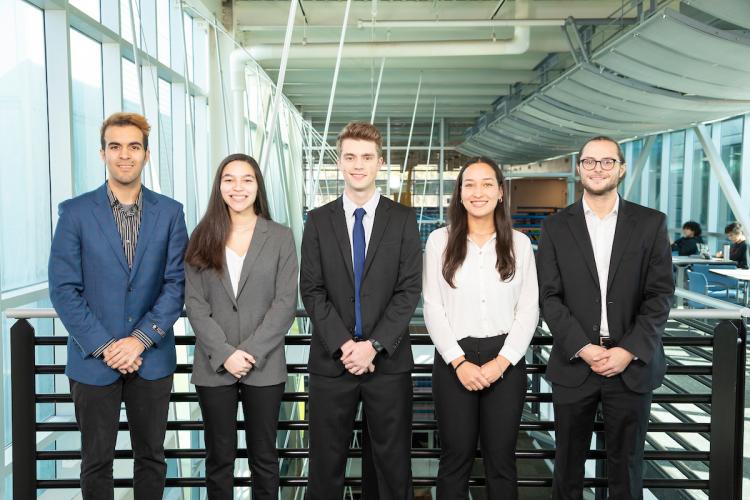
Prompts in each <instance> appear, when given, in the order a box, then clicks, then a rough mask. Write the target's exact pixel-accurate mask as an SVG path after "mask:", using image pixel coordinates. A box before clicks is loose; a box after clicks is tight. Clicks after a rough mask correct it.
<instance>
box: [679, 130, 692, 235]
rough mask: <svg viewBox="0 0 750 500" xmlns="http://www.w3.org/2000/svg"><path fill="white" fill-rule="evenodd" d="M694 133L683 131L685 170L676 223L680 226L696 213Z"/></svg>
mask: <svg viewBox="0 0 750 500" xmlns="http://www.w3.org/2000/svg"><path fill="white" fill-rule="evenodd" d="M694 141H695V132H694V131H693V130H692V129H687V130H685V156H684V158H685V159H684V160H683V161H684V165H685V170H684V171H683V173H682V175H683V177H682V221H677V224H679V225H680V226H681V225H682V223H683V222H684V221H689V220H693V217H695V213H697V211H696V210H695V209H694V208H693V158H694V153H695V147H694V146H695V144H694Z"/></svg>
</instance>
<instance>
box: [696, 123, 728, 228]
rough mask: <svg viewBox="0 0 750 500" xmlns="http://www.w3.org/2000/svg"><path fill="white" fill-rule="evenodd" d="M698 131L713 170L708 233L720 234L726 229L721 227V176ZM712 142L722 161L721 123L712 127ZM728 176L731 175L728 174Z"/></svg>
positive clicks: (709, 179)
mask: <svg viewBox="0 0 750 500" xmlns="http://www.w3.org/2000/svg"><path fill="white" fill-rule="evenodd" d="M698 130H699V128H697V127H696V132H697V133H698V139H699V140H700V141H701V144H702V145H703V152H704V154H705V156H706V159H707V160H708V163H709V167H710V169H711V172H710V174H709V176H708V231H709V232H715V233H718V232H720V231H722V230H723V229H724V228H723V227H719V198H720V196H719V193H720V192H721V190H720V188H719V182H720V181H719V175H721V174H720V172H719V171H718V170H716V169H715V166H716V165H714V164H712V162H711V158H710V157H709V154H708V151H707V150H706V147H707V144H706V143H704V141H703V139H701V135H700V133H699V132H698ZM704 139H705V137H704ZM710 142H711V144H713V146H714V148H716V149H718V150H719V153H718V154H719V160H721V122H716V123H714V124H712V125H711V139H710ZM723 165H724V164H723V162H722V163H721V168H723V169H724V170H725V171H726V168H724V167H723ZM727 175H729V173H728V172H727Z"/></svg>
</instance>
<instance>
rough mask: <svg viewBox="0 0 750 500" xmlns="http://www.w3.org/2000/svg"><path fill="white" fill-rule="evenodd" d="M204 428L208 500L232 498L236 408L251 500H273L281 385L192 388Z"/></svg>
mask: <svg viewBox="0 0 750 500" xmlns="http://www.w3.org/2000/svg"><path fill="white" fill-rule="evenodd" d="M195 390H196V392H197V393H198V403H199V404H200V407H201V413H202V414H203V421H204V422H205V425H206V428H205V431H204V439H205V442H206V489H207V491H208V498H209V500H232V498H234V460H235V458H236V457H237V404H238V403H239V402H242V413H243V414H244V417H245V443H246V445H247V458H248V462H249V464H250V473H251V475H252V476H251V477H252V480H253V498H254V499H257V500H276V499H277V498H278V494H279V457H278V452H277V451H276V429H277V425H278V421H279V407H280V405H281V398H282V396H283V395H284V384H278V385H270V386H265V387H254V386H250V385H245V384H240V383H237V384H232V385H225V386H220V387H203V386H196V387H195Z"/></svg>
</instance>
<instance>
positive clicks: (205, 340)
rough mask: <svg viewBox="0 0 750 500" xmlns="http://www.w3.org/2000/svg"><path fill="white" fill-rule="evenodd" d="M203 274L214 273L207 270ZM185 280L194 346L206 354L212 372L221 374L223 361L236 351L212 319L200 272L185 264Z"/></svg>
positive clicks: (186, 305)
mask: <svg viewBox="0 0 750 500" xmlns="http://www.w3.org/2000/svg"><path fill="white" fill-rule="evenodd" d="M203 272H208V273H213V272H216V271H214V270H212V269H209V270H206V271H203ZM185 278H186V284H185V308H186V309H187V317H188V320H189V321H190V326H192V327H193V333H195V343H196V346H197V347H198V348H200V349H202V350H203V351H204V352H205V353H206V355H207V356H208V361H209V364H210V365H211V369H212V370H214V371H215V372H217V373H219V372H223V371H224V370H225V369H224V361H226V360H227V358H228V357H229V356H230V355H231V354H232V353H233V352H234V351H235V350H236V349H235V347H234V346H232V345H231V344H229V343H228V342H227V336H226V334H225V333H224V331H223V330H222V329H221V326H219V324H218V323H217V322H216V321H215V320H214V319H213V317H212V313H213V311H212V309H211V304H210V303H209V302H208V299H207V297H206V291H205V288H204V286H203V277H202V276H201V272H200V271H198V270H197V269H196V268H194V267H193V266H191V265H190V264H187V265H186V266H185Z"/></svg>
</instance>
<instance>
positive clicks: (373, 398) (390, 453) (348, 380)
mask: <svg viewBox="0 0 750 500" xmlns="http://www.w3.org/2000/svg"><path fill="white" fill-rule="evenodd" d="M412 390H413V389H412V381H411V373H409V372H406V373H393V374H391V373H379V372H377V370H376V371H375V373H367V374H365V375H360V376H355V375H352V374H350V373H349V372H346V373H344V374H342V375H340V376H338V377H325V376H322V375H312V374H311V375H310V467H309V471H310V472H309V477H310V480H309V483H308V488H307V497H306V498H308V499H309V500H338V499H341V498H342V497H343V494H344V473H345V470H346V460H347V454H348V451H349V445H350V442H351V439H352V429H353V427H354V417H355V415H356V411H357V406H358V404H359V402H360V401H362V404H363V406H364V411H365V413H366V414H367V432H368V433H369V435H368V438H369V448H370V451H371V453H372V463H373V465H374V470H375V473H376V476H377V477H376V480H377V490H378V500H411V499H413V498H414V491H413V488H412V477H411V422H412Z"/></svg>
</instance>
